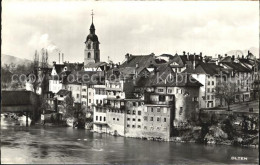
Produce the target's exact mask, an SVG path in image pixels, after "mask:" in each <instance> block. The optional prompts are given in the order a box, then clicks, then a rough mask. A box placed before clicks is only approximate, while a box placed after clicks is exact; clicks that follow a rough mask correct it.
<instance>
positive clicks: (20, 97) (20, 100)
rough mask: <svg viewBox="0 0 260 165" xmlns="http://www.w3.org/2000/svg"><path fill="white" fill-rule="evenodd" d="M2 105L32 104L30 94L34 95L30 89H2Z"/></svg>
mask: <svg viewBox="0 0 260 165" xmlns="http://www.w3.org/2000/svg"><path fill="white" fill-rule="evenodd" d="M1 94H2V96H1V99H2V102H1V105H2V106H10V105H32V102H31V99H30V98H31V95H33V94H34V95H36V94H35V93H33V92H31V91H2V93H1Z"/></svg>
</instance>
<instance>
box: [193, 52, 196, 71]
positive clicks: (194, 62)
mask: <svg viewBox="0 0 260 165" xmlns="http://www.w3.org/2000/svg"><path fill="white" fill-rule="evenodd" d="M195 58H196V54H195V53H194V57H193V69H195V65H196V61H195Z"/></svg>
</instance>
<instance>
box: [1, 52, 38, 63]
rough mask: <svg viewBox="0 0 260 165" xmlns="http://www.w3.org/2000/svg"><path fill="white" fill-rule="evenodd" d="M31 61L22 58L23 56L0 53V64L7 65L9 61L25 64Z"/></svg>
mask: <svg viewBox="0 0 260 165" xmlns="http://www.w3.org/2000/svg"><path fill="white" fill-rule="evenodd" d="M32 62H33V61H31V60H28V59H24V58H19V57H15V56H11V55H6V54H1V65H2V66H3V65H5V64H7V65H9V64H11V63H14V64H15V65H27V64H30V63H32Z"/></svg>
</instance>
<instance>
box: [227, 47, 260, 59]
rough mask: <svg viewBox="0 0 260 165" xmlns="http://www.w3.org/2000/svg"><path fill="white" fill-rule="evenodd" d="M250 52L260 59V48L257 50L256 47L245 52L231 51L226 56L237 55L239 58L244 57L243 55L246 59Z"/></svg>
mask: <svg viewBox="0 0 260 165" xmlns="http://www.w3.org/2000/svg"><path fill="white" fill-rule="evenodd" d="M248 51H250V52H251V53H252V54H253V55H254V56H256V58H260V55H259V48H256V47H251V48H249V49H245V50H230V51H228V52H227V53H226V54H227V55H228V56H232V55H235V56H236V57H237V56H240V57H242V54H243V55H244V57H246V56H247V54H248Z"/></svg>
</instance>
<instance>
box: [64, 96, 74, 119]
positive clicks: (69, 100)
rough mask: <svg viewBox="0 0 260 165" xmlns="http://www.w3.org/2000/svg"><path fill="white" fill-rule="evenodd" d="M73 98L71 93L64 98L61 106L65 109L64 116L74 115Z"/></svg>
mask: <svg viewBox="0 0 260 165" xmlns="http://www.w3.org/2000/svg"><path fill="white" fill-rule="evenodd" d="M73 103H74V98H73V97H72V96H71V95H68V96H66V97H65V98H64V101H63V103H62V107H63V108H64V110H65V118H69V117H74V113H75V109H76V108H75V107H74V104H73Z"/></svg>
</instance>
